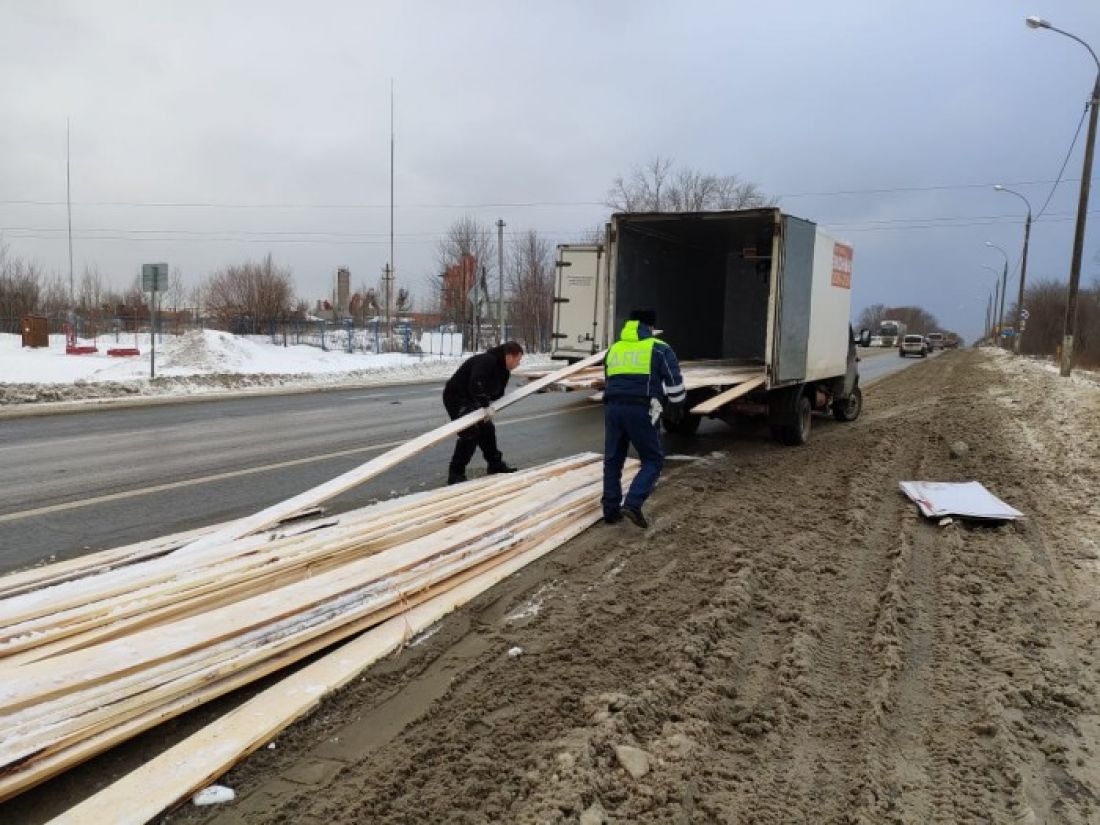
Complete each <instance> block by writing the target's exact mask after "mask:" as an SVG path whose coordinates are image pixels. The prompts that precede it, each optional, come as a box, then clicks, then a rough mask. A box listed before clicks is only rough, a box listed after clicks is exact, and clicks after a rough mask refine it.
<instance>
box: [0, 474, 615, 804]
mask: <svg viewBox="0 0 1100 825" xmlns="http://www.w3.org/2000/svg"><path fill="white" fill-rule="evenodd" d="M600 462H601V457H600V456H599V455H596V454H583V455H579V456H573V457H570V458H567V459H562V460H559V461H555V462H552V463H550V464H546V465H543V466H541V467H538V468H535V469H532V470H528V471H525V472H521V473H517V474H514V475H503V476H489V477H486V478H484V479H479V480H477V481H472V482H469V483H466V484H461V485H456V486H453V487H447V488H444V489H440V490H434V491H430V492H424V493H419V494H416V495H412V496H406V497H403V498H399V499H394V500H390V501H386V502H383V503H380V504H375V505H372V506H370V507H365V508H362V509H359V510H355V511H351V512H348V513H344V514H341V515H340V516H339V517H330V518H320V519H313V520H308V521H295V522H292V523H289V524H283V525H280V526H276V527H275V528H274V529H269V530H267V531H265V532H262V533H259V534H255V533H253V534H249V535H245V536H243V537H240V538H235V539H233V540H230V541H220V542H218V543H216V544H214V545H209V544H204V542H203V536H204V535H216V534H220V532H221V528H211V529H208V530H205V531H192V532H191V533H188V534H181V535H178V536H175V537H169V538H166V539H160V540H157V541H152V542H147V543H144V544H141V545H135V546H132V547H129V548H122V549H120V550H114V551H108V552H106V553H100V554H96V555H93V556H88V557H85V558H84V559H80V560H77V561H73V562H63V563H61V564H57V565H52V566H49V567H44V568H39V569H37V570H32V571H28V572H25V573H21V574H16V575H14V576H9V577H7V578H4V579H0V730H3V731H4V736H3V738H2V741H0V799H5V798H9V797H11V796H13V795H15V794H17V793H19V792H21V791H22V790H24V789H26V788H29V787H31V786H32V785H34V784H36V783H38V782H41V781H43V780H44V779H46V778H48V777H50V776H53V775H55V774H57V773H59V772H60V771H63V770H65V769H67V768H69V767H70V766H72V765H74V764H77V763H79V762H81V761H83V760H85V759H87V758H89V757H90V756H92V755H94V754H96V753H99V752H101V751H103V750H105V749H107V748H109V747H111V746H112V745H114V744H116V743H118V742H120V741H123V740H125V739H127V738H129V737H131V736H134V735H136V734H137V733H139V732H141V731H143V730H146V729H148V728H150V727H152V726H154V725H156V724H158V723H160V722H163V721H165V720H167V719H169V718H171V717H173V716H176V715H178V714H180V713H183V712H185V711H187V710H189V709H191V708H194V707H196V706H197V705H199V704H201V703H203V702H206V701H208V700H210V699H213V698H215V697H217V696H220V695H222V694H224V693H226V692H228V691H230V690H233V689H235V688H237V687H240V686H241V685H244V684H247V683H249V682H252V681H254V680H256V679H259V678H261V677H263V676H266V675H267V674H269V673H271V672H273V671H275V670H277V669H279V668H283V667H285V666H287V665H289V664H291V663H293V662H296V661H298V660H300V659H302V658H303V657H306V656H309V655H310V654H313V653H315V652H317V651H319V650H322V649H324V648H327V647H329V646H330V645H332V644H334V643H335V642H338V641H340V640H343V639H346V638H348V637H350V636H353V635H354V634H357V633H360V632H361V631H364V630H366V629H368V628H372V627H380V626H383V625H386V626H389V627H393V621H394V620H395V619H397V620H400V619H401V617H403V616H406V615H410V614H411V613H412V611H414V610H415V609H416V607H417V605H421V604H425V603H428V602H430V601H432V600H436V599H439V598H441V594H446V593H448V592H450V591H453V592H455V593H459V592H461V593H462V594H464V595H463V600H465V599H468V598H471V597H472V595H475V594H476V592H479V591H476V587H475V588H474V590H475V592H471V590H470V586H471V585H478V583H484V586H485V587H488V586H490V585H491V584H492V583H493V581H495V580H496V579H494V578H493V576H491V575H488V574H489V573H490V572H491V571H493V570H494V569H499V570H506V569H507V570H511V569H512V568H509V567H506V565H507V564H509V563H510V562H514V561H516V560H524V561H525V562H526V561H529V560H530V559H532V558H534V557H537V555H541V553H544V552H548V551H549V550H550V549H553V548H554V547H557V546H559V545H560V544H562V543H563V542H565V541H567V540H568V539H569V538H572V537H573V536H574V535H576V534H577V533H579V532H580V531H581V530H583V529H585V528H586V527H588V526H590V525H591V524H593V523H594V522H595V521H597V520H598V519H599V517H600V505H599V491H600V480H601V463H600ZM633 469H634V468H633V466H632V467H631V471H633ZM458 603H461V602H458ZM453 606H454V605H453V604H452V605H450V607H451V608H453ZM448 609H450V608H448ZM387 623H388V625H387ZM408 629H409V631H410V632H413V629H412V626H409V628H408ZM288 721H292V720H288ZM252 738H253V739H254V738H255V737H254V736H253V737H252ZM244 753H247V749H245V750H244ZM239 755H243V753H242V754H239ZM229 764H232V762H230V763H229ZM223 767H226V766H223ZM213 775H217V774H216V772H215V773H214V774H213Z"/></svg>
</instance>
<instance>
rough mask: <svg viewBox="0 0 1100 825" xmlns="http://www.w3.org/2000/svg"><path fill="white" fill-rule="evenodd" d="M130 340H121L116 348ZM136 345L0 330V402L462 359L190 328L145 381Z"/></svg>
mask: <svg viewBox="0 0 1100 825" xmlns="http://www.w3.org/2000/svg"><path fill="white" fill-rule="evenodd" d="M89 343H90V342H89ZM132 344H133V341H132V340H123V341H120V342H119V344H117V346H131V345H132ZM139 345H140V347H141V350H142V354H141V355H140V356H138V357H130V358H115V357H112V356H109V355H107V354H106V353H107V349H108V348H109V347H111V346H116V344H115V343H114V342H113V341H111V342H104V341H103V340H102V339H101V340H100V342H99V346H100V352H99V353H96V354H91V355H79V356H77V355H66V354H65V347H64V336H51V339H50V347H49V349H37V350H32V349H23V348H22V347H21V346H20V340H19V336H17V335H0V406H3V405H17V404H30V403H40V402H72V401H76V402H81V401H98V400H103V399H112V398H122V397H137V396H150V397H165V396H168V397H171V396H191V395H208V394H223V393H234V392H239V391H250V390H251V391H263V390H264V389H276V388H283V389H286V390H288V391H294V390H299V389H301V390H305V389H311V388H317V389H322V388H339V387H368V386H378V385H382V384H401V383H417V382H422V381H436V380H442V379H445V378H447V377H449V376H450V374H451V373H452V372H453V371H454V369H455V366H456V365H457V364H458V363H459V362H460V360H461V358H456V357H452V356H447V357H443V356H440V355H438V354H436V355H406V354H404V353H385V354H381V355H376V354H373V353H362V352H355V353H348V352H345V351H334V350H329V351H324V350H321V349H319V348H317V347H312V346H307V345H292V346H286V347H284V346H281V345H276V344H272V343H270V339H268V338H266V337H265V336H256V337H242V336H237V335H231V334H229V333H226V332H220V331H217V330H201V331H200V330H196V331H193V332H188V333H186V334H184V335H180V336H174V337H165V338H164V341H163V344H162V343H160V342H158V344H157V351H156V372H157V377H156V378H155V379H152V380H151V379H150V378H149V351H148V349H149V348H148V340H147V339H142V340H140V341H139ZM539 358H540V357H539V356H534V357H533V358H532V357H529V358H528V359H526V361H525V365H526V363H529V362H533V363H541V361H540V360H539Z"/></svg>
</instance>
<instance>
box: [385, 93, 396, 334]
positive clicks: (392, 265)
mask: <svg viewBox="0 0 1100 825" xmlns="http://www.w3.org/2000/svg"><path fill="white" fill-rule="evenodd" d="M393 132H394V126H393V78H392V77H391V78H390V279H389V294H388V295H387V296H386V316H387V318H388V317H389V312H390V303H391V302H392V299H393V282H394V279H395V278H396V276H397V265H396V264H395V263H394V260H393V144H394V134H393Z"/></svg>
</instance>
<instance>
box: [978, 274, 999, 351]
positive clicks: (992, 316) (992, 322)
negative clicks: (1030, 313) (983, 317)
mask: <svg viewBox="0 0 1100 825" xmlns="http://www.w3.org/2000/svg"><path fill="white" fill-rule="evenodd" d="M982 269H988V270H989V271H990V272H992V273H993V294H992V295H991V296H990V298H991V299H992V303H991V304H990V305H989V329H988V330H987V333H988V335H987V337H988V338H989V339H990V340H991V341H993V342H994V343H996V338H994V337H993V331H994V330H997V329H999V327H1000V324H999V323H997V299H998V298H999V296H1000V294H1001V273H1000V272H998V271H997V268H996V267H992V266H986V265H985V264H982Z"/></svg>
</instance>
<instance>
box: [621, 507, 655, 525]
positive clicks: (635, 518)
mask: <svg viewBox="0 0 1100 825" xmlns="http://www.w3.org/2000/svg"><path fill="white" fill-rule="evenodd" d="M623 515H624V516H626V517H627V518H628V519H630V520H631V521H632V522H634V523H635V524H637V525H638V526H639V527H641V528H642V529H643V530H644V529H645V528H646V527H649V522H648V521H646V517H645V516H643V515H642V511H641V508H639V507H623Z"/></svg>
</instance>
